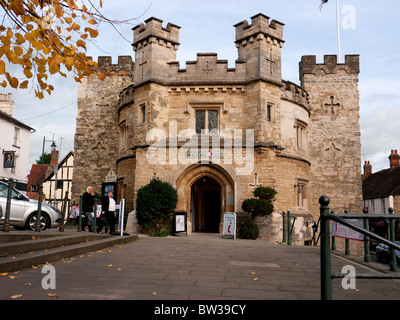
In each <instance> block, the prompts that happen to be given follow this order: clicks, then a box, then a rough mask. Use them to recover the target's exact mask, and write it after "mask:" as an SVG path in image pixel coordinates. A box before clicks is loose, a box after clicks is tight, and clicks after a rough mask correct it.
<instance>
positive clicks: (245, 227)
mask: <svg viewBox="0 0 400 320" xmlns="http://www.w3.org/2000/svg"><path fill="white" fill-rule="evenodd" d="M259 235H260V230H259V228H258V226H257V224H256V223H254V222H252V221H247V222H245V223H244V224H242V226H241V227H240V229H239V236H240V238H242V239H252V240H256V239H257V238H258V237H259Z"/></svg>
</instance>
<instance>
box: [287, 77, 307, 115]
mask: <svg viewBox="0 0 400 320" xmlns="http://www.w3.org/2000/svg"><path fill="white" fill-rule="evenodd" d="M282 82H283V84H284V85H283V86H282V87H281V98H282V99H284V100H288V101H291V102H294V103H296V104H298V105H300V106H302V107H303V108H305V109H306V110H307V111H309V94H308V93H307V91H306V90H304V89H303V88H302V87H300V86H299V85H297V84H295V83H293V82H291V81H285V80H282Z"/></svg>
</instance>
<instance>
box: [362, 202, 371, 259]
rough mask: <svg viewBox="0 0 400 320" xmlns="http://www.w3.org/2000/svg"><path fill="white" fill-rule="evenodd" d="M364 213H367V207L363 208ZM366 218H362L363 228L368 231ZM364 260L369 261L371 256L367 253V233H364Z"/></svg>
mask: <svg viewBox="0 0 400 320" xmlns="http://www.w3.org/2000/svg"><path fill="white" fill-rule="evenodd" d="M363 213H364V214H368V211H367V209H363ZM368 225H369V223H368V219H364V229H365V230H368V231H369V227H368ZM364 261H365V262H370V261H371V256H370V254H369V237H368V236H367V235H364Z"/></svg>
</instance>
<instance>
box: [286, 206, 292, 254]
mask: <svg viewBox="0 0 400 320" xmlns="http://www.w3.org/2000/svg"><path fill="white" fill-rule="evenodd" d="M291 236H292V235H291V233H290V211H288V212H287V244H288V246H290V245H292V240H291Z"/></svg>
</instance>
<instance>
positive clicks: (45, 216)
mask: <svg viewBox="0 0 400 320" xmlns="http://www.w3.org/2000/svg"><path fill="white" fill-rule="evenodd" d="M7 194H8V185H7V183H4V182H2V181H0V224H4V218H5V214H6V206H7ZM37 209H38V201H37V200H32V199H29V198H27V197H26V196H25V195H23V194H22V193H21V192H19V191H18V190H17V189H15V188H13V189H12V193H11V209H10V220H9V221H10V226H14V227H15V228H17V229H28V230H35V225H36V221H37ZM60 223H61V211H60V210H58V209H57V208H55V207H53V206H51V205H49V204H47V203H44V202H42V207H41V218H40V230H44V229H47V228H56V227H58V226H59V225H60Z"/></svg>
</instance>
